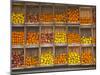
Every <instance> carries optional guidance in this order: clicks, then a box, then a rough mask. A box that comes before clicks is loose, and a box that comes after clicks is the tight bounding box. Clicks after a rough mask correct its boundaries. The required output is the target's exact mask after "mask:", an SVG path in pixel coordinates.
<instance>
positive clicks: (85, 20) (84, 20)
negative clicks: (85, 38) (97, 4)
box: [80, 8, 92, 25]
mask: <svg viewBox="0 0 100 75" xmlns="http://www.w3.org/2000/svg"><path fill="white" fill-rule="evenodd" d="M80 23H81V25H87V24H92V9H91V8H81V9H80Z"/></svg>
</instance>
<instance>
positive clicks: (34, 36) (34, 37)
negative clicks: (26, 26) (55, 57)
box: [27, 32, 39, 45]
mask: <svg viewBox="0 0 100 75" xmlns="http://www.w3.org/2000/svg"><path fill="white" fill-rule="evenodd" d="M33 44H39V33H38V32H28V33H27V45H33Z"/></svg>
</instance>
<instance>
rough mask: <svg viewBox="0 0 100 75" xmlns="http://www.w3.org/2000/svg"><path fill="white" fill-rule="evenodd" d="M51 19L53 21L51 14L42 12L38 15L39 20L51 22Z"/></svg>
mask: <svg viewBox="0 0 100 75" xmlns="http://www.w3.org/2000/svg"><path fill="white" fill-rule="evenodd" d="M52 21H53V14H50V13H42V14H41V15H40V22H52Z"/></svg>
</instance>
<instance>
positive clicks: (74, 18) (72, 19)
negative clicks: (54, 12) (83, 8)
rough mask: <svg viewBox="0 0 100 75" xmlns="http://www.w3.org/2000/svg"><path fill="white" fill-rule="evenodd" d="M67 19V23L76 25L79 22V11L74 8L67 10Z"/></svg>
mask: <svg viewBox="0 0 100 75" xmlns="http://www.w3.org/2000/svg"><path fill="white" fill-rule="evenodd" d="M67 18H68V23H78V22H79V9H78V8H76V7H73V8H68V12H67Z"/></svg>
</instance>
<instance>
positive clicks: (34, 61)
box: [25, 56, 39, 66]
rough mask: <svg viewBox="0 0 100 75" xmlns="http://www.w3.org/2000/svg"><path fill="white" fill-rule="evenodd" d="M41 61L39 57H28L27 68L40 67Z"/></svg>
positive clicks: (26, 59)
mask: <svg viewBox="0 0 100 75" xmlns="http://www.w3.org/2000/svg"><path fill="white" fill-rule="evenodd" d="M38 64H39V61H38V58H37V57H34V56H33V57H32V56H26V58H25V65H26V66H38Z"/></svg>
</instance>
